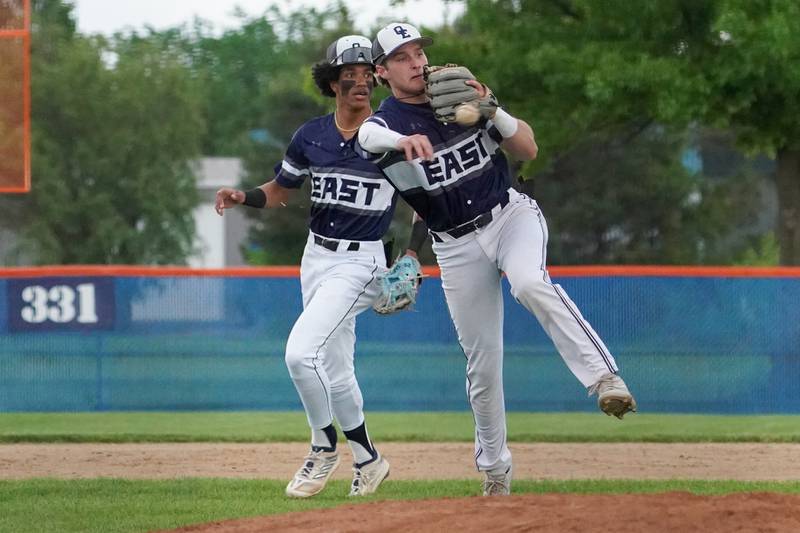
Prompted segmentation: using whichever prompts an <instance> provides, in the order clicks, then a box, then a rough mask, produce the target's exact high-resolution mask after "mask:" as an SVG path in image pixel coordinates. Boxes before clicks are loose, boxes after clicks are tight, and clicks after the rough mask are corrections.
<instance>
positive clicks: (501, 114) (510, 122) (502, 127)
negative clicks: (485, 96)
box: [492, 107, 519, 139]
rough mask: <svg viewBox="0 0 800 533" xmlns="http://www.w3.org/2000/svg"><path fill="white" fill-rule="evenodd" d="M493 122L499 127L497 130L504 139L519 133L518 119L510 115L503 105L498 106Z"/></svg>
mask: <svg viewBox="0 0 800 533" xmlns="http://www.w3.org/2000/svg"><path fill="white" fill-rule="evenodd" d="M492 122H494V127H495V128H497V131H498V132H499V133H500V135H502V136H503V138H504V139H508V138H509V137H513V136H514V134H515V133H517V128H519V122H517V119H515V118H514V117H512V116H511V115H509V114H508V112H507V111H506V110H505V109H503V108H502V107H498V108H497V111H496V112H495V114H494V118H493V119H492Z"/></svg>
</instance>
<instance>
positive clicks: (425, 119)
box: [357, 22, 636, 495]
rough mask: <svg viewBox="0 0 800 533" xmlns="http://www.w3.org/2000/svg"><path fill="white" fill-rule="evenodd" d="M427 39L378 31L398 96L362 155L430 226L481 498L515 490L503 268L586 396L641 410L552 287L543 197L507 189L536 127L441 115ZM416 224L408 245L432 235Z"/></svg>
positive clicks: (382, 76) (372, 126) (366, 133)
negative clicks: (430, 87)
mask: <svg viewBox="0 0 800 533" xmlns="http://www.w3.org/2000/svg"><path fill="white" fill-rule="evenodd" d="M430 44H432V40H431V39H430V38H428V37H423V36H421V35H420V33H419V31H418V30H417V29H416V28H415V27H414V26H412V25H410V24H406V23H402V22H396V23H391V24H389V25H387V26H386V27H384V28H383V29H381V30H380V31H379V32H378V34H377V37H376V38H375V40H374V41H373V48H372V51H373V58H374V60H375V63H376V74H377V76H378V78H379V80H380V81H381V83H384V84H388V85H389V86H390V88H391V91H392V96H390V97H389V98H387V99H386V100H384V101H383V102H382V104H381V106H380V108H379V110H378V111H377V112H376V113H375V115H374V116H372V117H370V118H368V119H367V120H366V122H365V123H364V125H363V126H362V127H361V130H360V131H359V134H358V145H357V149H358V150H359V153H360V154H361V155H362V156H363V157H365V158H368V159H370V160H373V161H376V162H377V164H378V166H379V167H380V168H381V169H382V170H383V172H384V174H385V175H386V177H387V179H388V180H390V181H391V182H392V184H393V185H394V186H395V187H396V188H397V190H398V191H399V193H400V195H401V196H402V197H403V198H404V199H405V200H406V201H407V202H408V203H409V204H410V205H411V206H412V207H413V208H414V210H415V212H416V213H418V214H419V216H420V217H421V219H423V220H424V221H425V223H427V226H428V228H429V230H430V235H431V237H432V238H433V251H434V253H435V254H436V258H437V261H438V263H439V266H440V269H441V280H442V288H443V289H444V293H445V297H446V299H447V305H448V307H449V309H450V314H451V316H452V318H453V322H454V324H455V327H456V331H457V333H458V339H459V342H460V344H461V347H462V348H463V350H464V353H465V355H466V358H467V369H466V373H467V379H466V387H467V394H468V396H469V401H470V405H471V407H472V411H473V413H474V418H475V461H476V465H477V468H478V470H480V471H482V472H484V474H485V478H484V482H483V493H484V494H485V495H494V494H509V493H510V491H511V476H512V467H511V453H510V452H509V449H508V446H507V442H506V421H505V405H504V398H503V381H502V363H503V337H502V333H503V295H502V291H501V288H502V285H501V276H502V273H505V275H506V276H507V278H508V281H509V283H510V285H511V293H512V295H513V296H514V298H515V299H516V300H517V301H518V302H519V303H520V304H522V305H523V306H525V308H526V309H528V310H529V311H530V312H531V313H533V314H534V315H535V316H536V318H537V319H538V321H539V323H540V324H541V325H542V326H543V328H544V329H545V331H546V332H547V333H548V335H549V336H550V338H551V339H552V341H553V343H554V344H555V346H556V348H557V349H558V352H559V353H560V354H561V357H562V358H563V359H564V361H565V362H566V364H567V366H568V367H569V369H570V370H571V371H572V373H573V374H574V375H575V376H576V377H577V378H578V380H580V382H581V383H582V384H583V385H584V386H585V387H587V389H588V391H589V394H590V395H591V394H594V393H597V394H598V396H599V399H598V401H599V406H600V408H601V409H602V410H603V411H604V412H606V413H607V414H614V415H616V416H618V417H620V418H621V417H622V415H624V414H625V413H626V412H628V411H632V410H635V407H636V403H635V401H634V399H633V397H632V396H631V394H630V392H629V391H628V388H627V387H626V385H625V383H624V382H623V380H622V378H620V377H619V375H618V374H617V365H616V363H615V361H614V357H613V356H612V355H611V353H610V352H609V351H608V349H607V348H606V346H605V345H604V344H603V341H602V340H601V339H600V337H599V336H598V335H597V333H596V332H595V331H594V330H593V329H592V327H591V326H590V325H589V323H588V322H587V321H586V320H585V319H584V318H583V316H581V313H580V312H579V311H578V308H577V307H576V305H575V303H574V302H572V300H570V298H569V297H568V296H567V294H566V292H564V289H563V288H561V287H560V286H559V285H556V284H553V283H552V282H551V280H550V277H549V275H548V272H547V267H546V263H545V254H546V245H547V225H546V223H545V219H544V215H543V214H542V211H541V210H540V209H539V206H538V205H537V203H536V201H535V200H533V199H532V198H530V197H528V196H526V195H524V194H521V193H519V192H517V191H516V190H514V189H513V188H509V187H508V184H509V183H510V179H509V168H508V163H507V161H506V157H505V155H504V154H503V150H506V151H508V152H509V153H511V154H512V155H513V156H514V157H516V158H518V159H520V160H529V159H533V158H535V157H536V155H537V151H538V148H537V146H536V142H535V140H534V135H533V130H532V129H531V127H530V126H529V125H528V124H526V123H525V122H523V121H521V120H518V119H516V118H514V117H513V116H511V115H509V114H508V113H507V112H506V111H504V110H503V109H502V108H496V107H495V108H493V115H492V116H491V117H490V118H483V119H482V120H480V121H478V122H477V123H476V124H475V125H474V126H470V127H465V126H461V125H459V124H456V123H443V122H441V121H439V120H437V119H436V117H435V115H434V109H433V108H432V106H431V104H430V102H429V99H428V96H427V95H426V93H425V88H426V80H425V79H424V76H423V67H425V66H426V65H427V63H428V59H427V57H426V54H425V50H424V47H425V46H428V45H430ZM464 83H466V84H467V85H471V86H472V87H473V88H474V89H475V90H476V91H477V93H478V95H479V96H480V97H481V98H482V101H483V100H487V99H490V94H489V91H488V89H487V88H486V87H485V86H484V85H483V84H480V83H478V82H477V81H466V82H462V84H461V87H462V88H463V86H464ZM491 98H492V99H493V96H491ZM495 102H496V100H495ZM501 148H502V150H501ZM415 226H416V225H415ZM418 228H419V227H415V229H414V230H413V231H412V239H414V238H418V237H419V235H420V234H421V233H422V234H423V235H424V233H423V232H424V229H422V230H421V231H420V230H419V229H418ZM414 235H416V237H414ZM423 238H424V237H423Z"/></svg>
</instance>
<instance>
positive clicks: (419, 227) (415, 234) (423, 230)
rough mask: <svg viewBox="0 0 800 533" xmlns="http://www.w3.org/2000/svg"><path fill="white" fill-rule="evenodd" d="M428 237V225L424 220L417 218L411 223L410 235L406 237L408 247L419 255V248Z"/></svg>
mask: <svg viewBox="0 0 800 533" xmlns="http://www.w3.org/2000/svg"><path fill="white" fill-rule="evenodd" d="M427 238H428V225H427V224H425V221H424V220H417V221H416V222H414V223H413V224H412V225H411V236H410V237H409V238H408V249H409V250H414V252H415V253H416V254H417V255H419V249H420V248H422V245H423V244H425V239H427Z"/></svg>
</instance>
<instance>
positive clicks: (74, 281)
mask: <svg viewBox="0 0 800 533" xmlns="http://www.w3.org/2000/svg"><path fill="white" fill-rule="evenodd" d="M8 296H9V301H8V304H9V305H8V308H9V316H8V318H9V326H10V328H9V329H10V330H11V331H36V330H71V329H78V330H86V329H109V328H111V327H113V324H114V311H115V309H114V284H113V281H112V280H111V279H108V278H40V279H16V280H9V291H8Z"/></svg>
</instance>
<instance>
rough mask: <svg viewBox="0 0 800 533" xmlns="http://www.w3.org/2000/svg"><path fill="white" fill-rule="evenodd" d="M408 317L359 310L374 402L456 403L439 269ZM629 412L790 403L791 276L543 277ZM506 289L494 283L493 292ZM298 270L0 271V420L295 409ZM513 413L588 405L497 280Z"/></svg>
mask: <svg viewBox="0 0 800 533" xmlns="http://www.w3.org/2000/svg"><path fill="white" fill-rule="evenodd" d="M429 273H430V274H432V276H431V277H430V278H429V279H426V281H425V283H424V284H423V286H422V292H421V295H420V298H419V303H418V305H417V309H416V311H414V312H403V313H400V314H397V315H393V316H389V317H383V316H378V315H376V314H374V313H372V312H371V311H370V312H367V313H364V314H362V315H361V316H360V317H359V319H358V325H357V335H358V342H357V345H356V371H357V374H358V377H359V381H360V383H361V387H362V391H363V394H364V398H365V404H366V408H367V409H368V410H371V411H377V410H386V411H440V410H466V409H468V404H467V400H466V393H465V385H464V366H465V360H464V356H463V354H462V353H461V350H460V348H459V346H458V344H457V341H456V335H455V330H454V328H453V325H452V323H451V321H450V317H449V314H448V312H447V307H446V305H445V302H444V297H443V294H442V289H441V284H440V280H439V278H438V277H437V275H436V271H435V270H430V271H429ZM551 274H552V277H553V279H554V281H555V282H556V283H559V284H561V285H562V286H563V287H564V288H565V289H566V291H567V292H568V293H569V294H570V295H571V297H572V299H573V300H574V301H575V302H576V303H577V305H578V306H579V307H580V309H581V311H582V312H583V314H584V316H585V317H586V318H587V319H588V320H589V321H590V322H591V323H592V325H593V326H594V328H595V329H596V330H597V331H598V333H599V334H600V335H601V336H602V337H603V339H604V340H605V342H606V344H607V345H608V347H609V348H610V350H611V351H612V353H613V354H614V355H615V357H616V358H617V362H618V364H619V366H620V369H621V372H622V375H623V376H624V377H625V379H626V381H627V382H628V384H629V386H630V388H631V389H632V391H633V392H634V393H635V395H636V397H637V400H638V402H639V405H640V410H641V411H642V412H684V413H731V414H745V413H800V269H793V268H780V269H734V268H667V267H561V268H558V267H556V268H553V269H551ZM506 289H507V287H506ZM300 310H301V298H300V287H299V280H298V278H297V269H296V268H293V267H290V268H264V269H235V270H191V269H181V268H161V269H146V268H136V267H45V268H39V269H0V412H14V411H116V410H250V409H259V410H292V409H301V408H302V407H301V404H300V402H299V400H298V398H297V394H296V392H295V390H294V388H293V385H292V383H291V380H290V379H289V376H288V373H287V371H286V368H285V365H284V362H283V350H284V346H285V340H286V337H287V335H288V333H289V330H290V329H291V326H292V323H293V321H294V319H295V318H296V316H297V315H298V314H299V312H300ZM505 343H506V346H505V348H506V360H505V383H506V402H507V405H508V408H509V410H516V411H590V410H594V409H595V403H594V400H592V399H589V398H587V396H586V393H585V391H584V389H583V388H582V387H581V386H580V384H579V383H578V381H577V380H576V379H575V378H574V377H573V376H572V375H571V374H570V372H569V371H568V370H567V368H566V366H565V365H564V363H563V362H562V360H561V358H560V357H559V356H558V354H557V353H556V352H555V350H554V348H553V346H552V344H551V343H550V341H549V339H548V338H547V336H546V335H545V334H544V332H543V330H542V329H541V327H540V326H539V325H538V323H537V322H536V321H535V319H534V318H533V317H532V316H531V315H529V314H528V313H527V311H525V309H524V308H522V307H521V306H520V305H519V304H517V303H516V302H515V301H514V299H513V298H512V297H511V296H510V294H509V293H508V290H506V304H505Z"/></svg>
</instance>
